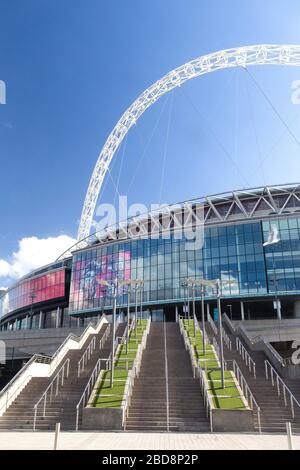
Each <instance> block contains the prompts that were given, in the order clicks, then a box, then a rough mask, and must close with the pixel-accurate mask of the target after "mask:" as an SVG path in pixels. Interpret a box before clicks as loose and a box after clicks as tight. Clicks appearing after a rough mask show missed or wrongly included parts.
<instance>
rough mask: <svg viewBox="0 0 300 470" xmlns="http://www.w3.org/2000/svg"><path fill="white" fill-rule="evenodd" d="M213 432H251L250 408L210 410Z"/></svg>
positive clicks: (252, 428) (252, 426)
mask: <svg viewBox="0 0 300 470" xmlns="http://www.w3.org/2000/svg"><path fill="white" fill-rule="evenodd" d="M212 426H213V432H253V431H254V419H253V411H252V410H219V409H213V410H212Z"/></svg>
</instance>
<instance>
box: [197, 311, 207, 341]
mask: <svg viewBox="0 0 300 470" xmlns="http://www.w3.org/2000/svg"><path fill="white" fill-rule="evenodd" d="M195 325H196V328H198V330H199V331H200V333H201V335H202V336H203V334H204V341H205V344H209V338H208V336H207V333H206V331H204V333H203V331H202V329H201V328H200V325H199V322H198V318H197V317H196V315H195Z"/></svg>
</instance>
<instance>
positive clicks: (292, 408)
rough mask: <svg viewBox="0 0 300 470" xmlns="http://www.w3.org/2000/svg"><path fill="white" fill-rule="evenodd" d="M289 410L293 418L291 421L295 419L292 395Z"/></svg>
mask: <svg viewBox="0 0 300 470" xmlns="http://www.w3.org/2000/svg"><path fill="white" fill-rule="evenodd" d="M291 410H292V416H293V419H294V418H295V410H294V401H293V395H291Z"/></svg>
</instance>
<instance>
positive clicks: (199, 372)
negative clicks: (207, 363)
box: [179, 318, 213, 432]
mask: <svg viewBox="0 0 300 470" xmlns="http://www.w3.org/2000/svg"><path fill="white" fill-rule="evenodd" d="M179 328H180V333H181V335H182V338H183V341H184V345H185V349H186V350H187V351H188V353H189V356H190V360H191V365H192V370H193V377H194V378H197V377H198V378H199V381H200V388H201V392H202V396H203V401H204V406H205V410H206V415H207V417H208V418H209V422H210V430H211V432H213V425H212V403H211V398H210V396H209V392H208V384H207V380H206V378H205V375H204V373H203V369H202V367H201V366H200V364H199V362H198V363H197V360H196V357H195V352H194V350H193V347H192V345H191V342H190V340H189V337H188V335H187V332H186V329H185V328H184V324H183V322H182V319H181V318H179Z"/></svg>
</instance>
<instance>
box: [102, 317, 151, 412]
mask: <svg viewBox="0 0 300 470" xmlns="http://www.w3.org/2000/svg"><path fill="white" fill-rule="evenodd" d="M146 326H147V320H142V321H141V323H140V322H138V326H137V331H136V333H137V334H135V330H132V331H131V332H130V335H129V341H128V352H127V353H126V344H122V345H121V346H120V348H119V352H118V355H117V357H116V361H115V368H114V381H113V386H112V387H110V371H109V370H106V371H105V372H104V373H103V376H102V379H101V382H100V384H99V386H98V388H97V391H96V393H95V397H94V400H93V407H95V408H120V407H121V406H122V399H123V395H124V390H125V385H126V380H127V377H128V372H129V370H130V369H131V368H132V366H133V363H134V360H135V358H136V354H137V350H138V345H139V344H140V343H141V341H142V338H143V334H144V331H145V328H146ZM127 367H128V370H127Z"/></svg>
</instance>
